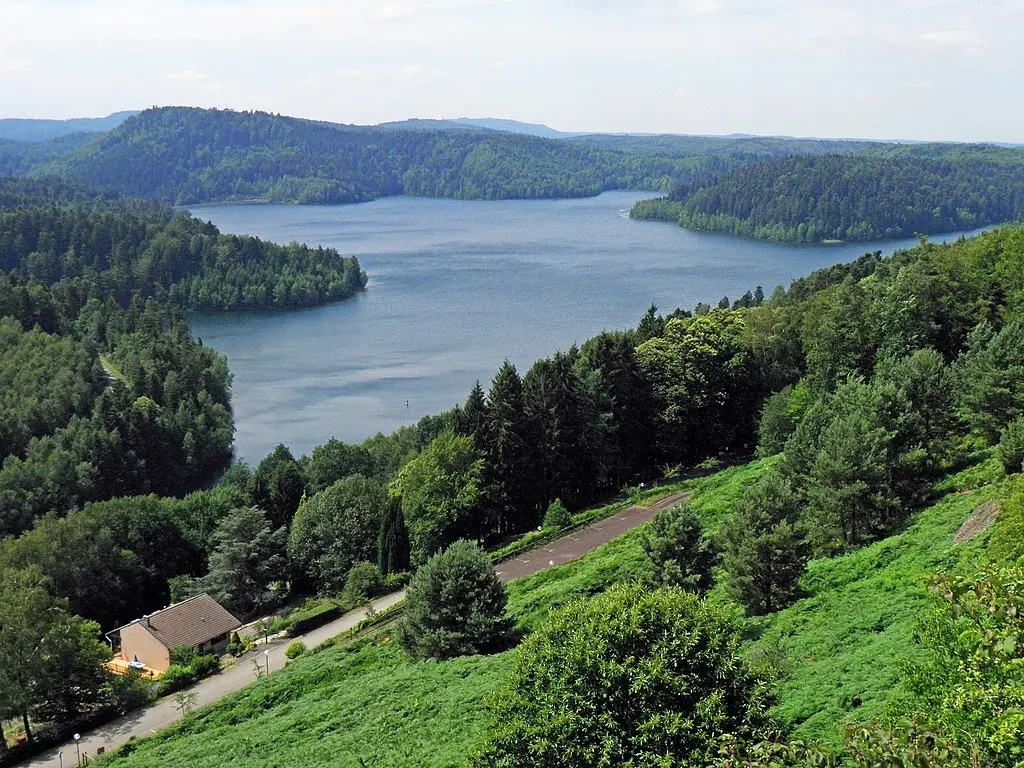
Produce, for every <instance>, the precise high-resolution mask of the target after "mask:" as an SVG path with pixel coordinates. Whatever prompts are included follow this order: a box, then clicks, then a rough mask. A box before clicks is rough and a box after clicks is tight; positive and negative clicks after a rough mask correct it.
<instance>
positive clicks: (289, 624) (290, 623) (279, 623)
mask: <svg viewBox="0 0 1024 768" xmlns="http://www.w3.org/2000/svg"><path fill="white" fill-rule="evenodd" d="M294 626H295V621H294V620H293V619H283V618H280V617H278V618H276V619H274V620H273V621H272V622H270V626H269V627H267V632H268V633H270V634H271V635H276V634H277V633H278V632H287V631H289V630H291V629H292V628H294Z"/></svg>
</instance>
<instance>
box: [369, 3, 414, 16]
mask: <svg viewBox="0 0 1024 768" xmlns="http://www.w3.org/2000/svg"><path fill="white" fill-rule="evenodd" d="M414 13H415V11H414V10H413V9H412V8H411V7H410V6H409V5H406V4H404V3H388V4H387V5H381V6H378V8H377V9H376V10H375V11H374V13H373V15H374V16H375V17H376V18H378V19H405V18H408V17H410V16H412V15H413V14H414Z"/></svg>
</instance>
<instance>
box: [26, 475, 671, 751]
mask: <svg viewBox="0 0 1024 768" xmlns="http://www.w3.org/2000/svg"><path fill="white" fill-rule="evenodd" d="M689 495H690V493H689V491H686V492H683V493H676V494H673V495H671V496H668V497H666V498H664V499H661V500H660V501H657V502H655V503H654V504H651V505H650V506H647V507H630V508H629V509H626V510H623V511H622V512H619V513H618V514H616V515H613V516H612V517H608V518H605V519H604V520H600V521H598V522H596V523H592V524H591V525H589V526H587V527H586V528H581V529H580V530H578V531H574V532H573V533H570V534H568V535H566V536H563V537H562V538H560V539H555V540H554V541H550V542H548V543H547V544H543V545H541V546H540V547H538V548H537V549H534V550H531V551H529V552H524V553H523V554H521V555H519V556H518V557H515V558H512V559H510V560H505V561H503V562H500V563H498V564H496V565H495V571H496V573H497V574H498V578H499V579H501V580H502V581H512V580H513V579H521V578H523V577H525V576H529V575H531V574H534V573H537V572H539V571H543V570H545V569H547V568H551V567H552V566H556V565H561V564H563V563H567V562H569V561H570V560H575V559H576V558H578V557H582V556H583V555H585V554H587V553H588V552H590V551H592V550H594V549H596V548H597V547H599V546H601V545H602V544H605V543H607V542H609V541H611V540H612V539H614V538H617V537H618V536H621V535H622V534H624V533H626V532H628V531H630V530H632V529H633V528H635V527H637V526H638V525H640V524H642V523H645V522H647V521H648V520H650V519H651V518H652V517H653V516H654V515H655V513H656V512H659V511H660V510H662V509H667V508H668V507H671V506H673V505H674V504H678V503H679V502H680V501H682V500H683V499H685V498H687V497H688V496H689ZM404 597H405V592H404V590H403V591H401V592H395V593H393V594H390V595H385V596H384V597H381V598H378V599H377V600H374V601H373V607H374V609H375V610H376V611H377V612H380V611H383V610H385V609H387V608H390V607H391V606H393V605H395V604H396V603H399V602H401V601H402V599H403V598H404ZM365 618H366V609H365V608H361V609H358V610H355V611H351V612H349V613H346V614H345V615H344V616H342V617H341V618H339V619H337V620H335V621H333V622H331V623H330V624H325V625H324V626H322V627H320V628H318V629H314V630H312V631H310V632H307V633H306V634H305V635H300V636H298V637H294V638H291V637H289V638H287V639H283V640H277V641H271V642H270V643H269V644H267V645H264V644H262V643H260V644H259V645H257V646H256V647H255V649H253V650H252V651H250V652H249V653H247V654H246V655H245V656H243V657H241V658H240V659H238V663H237V664H235V665H234V666H232V667H230V668H228V669H226V670H225V671H223V672H221V673H220V674H219V675H214V676H213V677H208V678H206V679H205V680H203V681H202V682H200V683H198V684H197V685H194V686H193V687H192V688H191V689H190V690H191V691H192V692H193V693H195V694H196V706H197V707H201V706H203V705H204V704H210V703H212V702H215V701H217V700H218V699H221V698H223V697H224V696H227V695H228V694H230V693H234V692H235V691H237V690H239V689H240V688H243V687H244V686H246V685H248V684H249V683H251V682H252V681H253V680H254V679H255V677H256V674H255V671H254V669H253V660H256V661H258V662H259V663H260V664H261V665H265V664H266V663H268V662H269V664H270V669H271V671H273V670H275V669H280V668H281V667H282V666H284V664H285V661H286V659H285V656H284V651H285V648H287V647H288V645H290V644H291V643H292V642H294V641H295V640H301V641H302V642H304V643H305V644H306V645H307V646H308V647H310V648H313V647H315V646H317V645H319V644H320V643H322V642H324V641H325V640H328V639H330V638H332V637H334V636H335V635H340V634H341V633H342V632H346V631H348V630H350V629H352V628H353V627H354V626H356V625H357V624H358V623H359V622H360V621H362V620H363V619H365ZM179 719H181V712H179V711H178V710H177V708H176V707H175V703H174V699H173V697H165V698H163V699H160V700H159V701H157V702H155V703H154V704H151V705H150V706H148V707H145V708H143V709H140V710H138V711H136V712H131V713H129V714H127V715H125V716H124V717H122V718H119V719H117V720H114V721H113V722H111V723H108V724H106V725H103V726H100V727H99V728H97V729H96V730H94V731H91V732H89V733H86V734H84V735H83V736H82V740H81V744H80V747H81V750H82V755H83V757H84V756H85V755H88V756H89V757H93V756H95V754H96V751H97V750H98V749H99V748H100V747H103V748H104V749H106V750H107V751H108V752H109V751H110V750H113V749H117V748H118V747H120V746H121V745H122V744H124V743H125V742H127V741H128V739H129V738H131V737H132V736H136V737H140V738H141V737H143V736H149V735H151V734H153V733H156V732H157V731H158V730H160V729H161V728H166V727H167V726H168V725H171V724H173V723H175V722H177V721H178V720H179ZM62 750H63V752H64V756H63V762H62V761H61V758H60V756H59V755H58V753H59V752H60V751H62ZM75 761H76V753H75V745H74V743H73V742H69V743H68V744H66V745H65V746H63V747H61V748H55V749H52V750H50V751H48V752H44V753H42V754H41V755H38V756H37V757H34V758H32V759H31V760H26V761H25V762H24V763H21V765H23V766H27V768H62V766H65V765H66V766H68V767H69V768H70V766H73V765H75Z"/></svg>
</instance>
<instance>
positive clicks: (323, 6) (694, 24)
mask: <svg viewBox="0 0 1024 768" xmlns="http://www.w3.org/2000/svg"><path fill="white" fill-rule="evenodd" d="M1022 30H1024V0H855V1H850V2H847V1H845V0H844V1H843V2H839V1H837V0H617V1H614V2H613V1H612V0H383V1H381V2H378V1H376V0H333V1H332V2H327V1H326V0H292V1H286V0H201V1H200V0H130V1H125V0H0V117H46V118H68V117H89V116H101V115H106V114H109V113H110V112H114V111H118V110H123V109H142V108H145V107H148V106H154V105H160V106H164V105H172V104H173V105H192V106H203V107H220V108H232V109H260V110H266V111H269V112H277V113H281V114H286V115H294V116H298V117H308V118H315V119H321V120H330V121H333V122H343V123H357V124H373V123H379V122H384V121H389V120H402V119H405V118H409V117H419V118H454V117H466V116H469V117H503V118H512V119H516V120H523V121H527V122H538V123H545V124H547V125H550V126H552V127H554V128H558V129H561V130H566V131H615V132H645V133H690V134H730V133H752V134H763V135H791V136H822V137H857V138H877V139H927V140H954V141H1006V142H1024V100H1022V99H1020V94H1021V93H1022V92H1024V55H1022V46H1021V43H1020V40H1019V39H1018V38H1019V35H1020V32H1021V31H1022Z"/></svg>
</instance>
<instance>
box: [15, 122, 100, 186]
mask: <svg viewBox="0 0 1024 768" xmlns="http://www.w3.org/2000/svg"><path fill="white" fill-rule="evenodd" d="M94 138H95V136H94V135H93V134H91V133H84V132H80V133H69V134H66V135H64V136H57V137H56V138H52V139H46V140H42V141H23V140H13V139H5V138H0V177H2V176H24V175H26V174H28V173H30V172H31V171H32V170H33V169H34V168H37V167H38V166H40V165H41V164H43V163H46V162H49V161H52V160H54V159H56V158H58V157H61V156H63V155H67V154H69V153H71V152H74V151H75V150H76V149H80V148H82V147H84V146H85V145H86V144H88V143H89V142H90V141H92V140H93V139H94Z"/></svg>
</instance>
